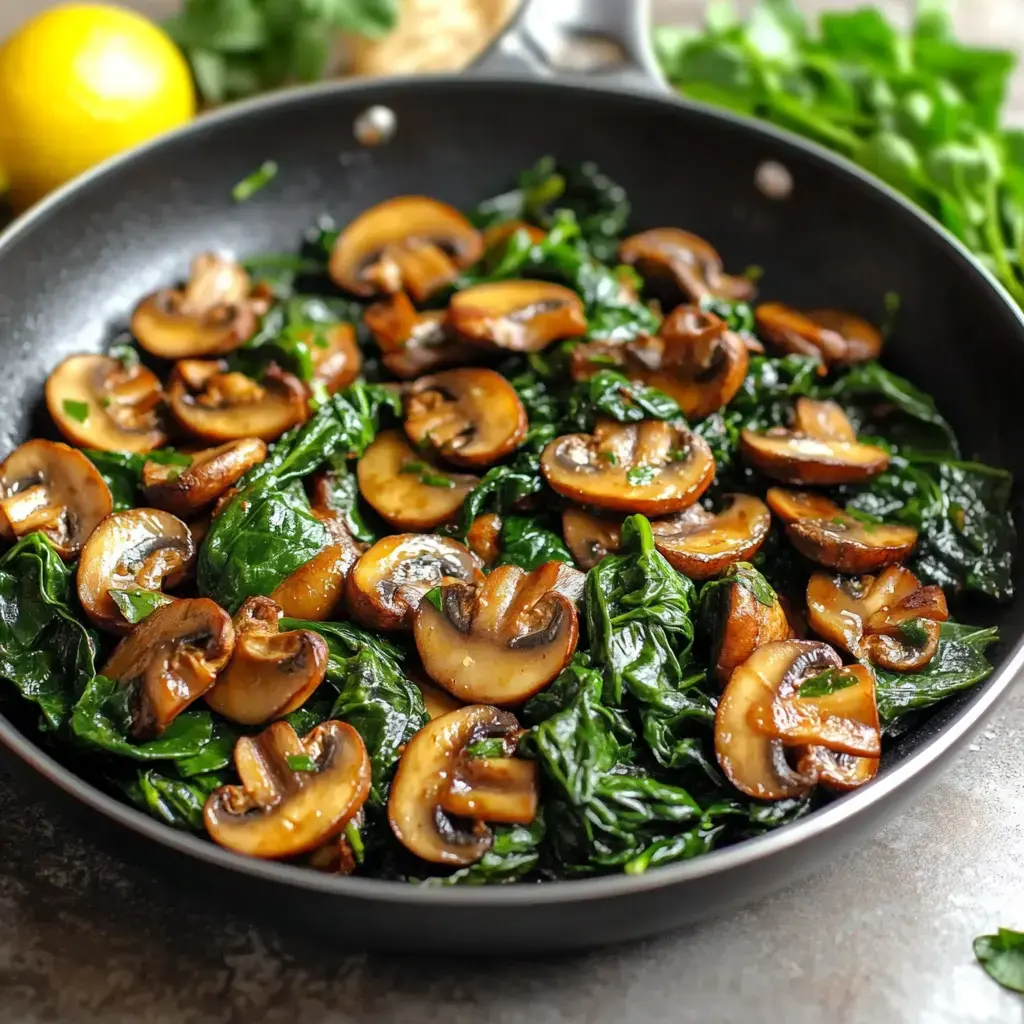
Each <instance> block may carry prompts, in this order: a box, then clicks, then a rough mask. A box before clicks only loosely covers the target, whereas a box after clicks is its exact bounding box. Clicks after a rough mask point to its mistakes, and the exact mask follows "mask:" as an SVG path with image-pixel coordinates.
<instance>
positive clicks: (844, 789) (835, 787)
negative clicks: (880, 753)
mask: <svg viewBox="0 0 1024 1024" xmlns="http://www.w3.org/2000/svg"><path fill="white" fill-rule="evenodd" d="M793 753H794V755H795V757H796V759H797V771H799V772H800V773H801V774H803V775H816V776H817V778H818V782H819V784H820V785H822V786H824V787H825V789H830V790H832V792H834V793H849V792H850V791H851V790H854V789H856V788H857V787H858V786H863V785H864V783H865V782H870V781H871V780H872V779H873V778H874V777H875V776H876V775H877V774H878V767H879V764H880V763H881V762H880V761H879V759H878V758H877V757H855V756H854V755H852V754H842V753H839V752H838V751H834V750H829V749H828V747H814V746H811V747H796V748H794V751H793Z"/></svg>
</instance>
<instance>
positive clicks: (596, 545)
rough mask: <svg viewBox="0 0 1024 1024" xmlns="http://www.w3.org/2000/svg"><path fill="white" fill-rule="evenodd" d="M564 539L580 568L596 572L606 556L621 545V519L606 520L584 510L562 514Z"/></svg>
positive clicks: (571, 509) (565, 510)
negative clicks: (596, 567) (596, 568)
mask: <svg viewBox="0 0 1024 1024" xmlns="http://www.w3.org/2000/svg"><path fill="white" fill-rule="evenodd" d="M562 536H563V537H564V538H565V544H566V547H567V548H568V549H569V551H570V552H572V557H573V558H575V559H576V564H577V565H578V566H579V567H580V568H581V569H593V568H594V566H595V565H597V563H598V562H600V561H601V559H602V558H604V556H605V555H611V554H615V552H617V551H618V550H619V548H620V547H621V546H622V520H621V519H606V518H604V517H603V516H595V515H593V514H592V513H590V512H585V511H584V510H583V509H581V508H573V507H570V508H567V509H564V510H563V512H562Z"/></svg>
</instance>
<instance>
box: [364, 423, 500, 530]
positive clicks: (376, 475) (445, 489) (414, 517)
mask: <svg viewBox="0 0 1024 1024" xmlns="http://www.w3.org/2000/svg"><path fill="white" fill-rule="evenodd" d="M356 478H357V479H358V481H359V491H360V493H361V494H362V496H363V497H364V498H365V499H366V500H367V502H369V504H370V505H372V506H373V507H374V508H375V509H376V510H377V512H378V513H379V514H380V515H381V516H382V517H383V518H384V519H386V520H387V521H388V522H389V523H390V524H391V525H392V526H394V527H395V528H396V529H399V530H430V529H432V528H433V527H435V526H439V525H440V524H441V523H444V522H446V521H447V520H449V519H451V517H452V516H453V515H454V514H455V513H456V512H457V511H458V510H459V508H460V507H461V506H462V502H463V500H464V499H465V497H466V495H467V494H469V492H470V491H471V490H472V489H473V488H474V487H475V486H476V485H477V484H478V483H479V482H480V479H479V477H475V476H469V475H468V474H466V473H449V472H448V471H447V470H442V469H439V468H438V467H437V466H436V465H434V464H433V463H432V462H430V461H429V460H427V459H425V458H424V457H423V455H422V453H420V452H417V451H414V450H413V449H412V448H411V447H410V446H409V443H408V442H407V441H406V439H405V437H403V436H402V433H401V432H400V431H398V430H382V431H381V432H380V433H379V434H378V435H377V437H376V439H375V440H374V442H373V443H372V444H371V445H370V447H369V448H367V449H366V451H365V452H364V453H363V456H362V458H361V459H360V460H359V462H358V463H357V464H356Z"/></svg>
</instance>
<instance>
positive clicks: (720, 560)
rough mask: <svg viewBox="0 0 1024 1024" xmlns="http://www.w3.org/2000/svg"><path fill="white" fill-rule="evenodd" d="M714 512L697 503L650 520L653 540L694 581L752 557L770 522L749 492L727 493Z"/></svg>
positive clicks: (760, 502)
mask: <svg viewBox="0 0 1024 1024" xmlns="http://www.w3.org/2000/svg"><path fill="white" fill-rule="evenodd" d="M723 500H724V507H723V508H722V511H720V512H718V513H712V512H708V511H707V509H705V508H702V507H701V506H700V505H691V506H690V508H688V509H684V510H683V511H682V512H680V513H678V514H677V515H675V516H673V517H672V518H671V519H663V520H656V521H655V522H653V523H651V529H652V530H653V531H654V543H655V546H656V547H657V549H658V550H659V551H660V552H661V553H662V554H663V555H664V556H665V558H666V559H668V561H669V563H670V564H671V565H672V567H673V568H674V569H678V570H679V572H681V573H683V575H684V576H689V577H690V578H691V579H695V580H707V579H711V578H712V577H713V576H717V575H719V573H721V572H722V570H723V569H725V567H726V566H728V565H731V564H732V563H733V562H743V561H747V560H749V559H750V558H752V557H753V556H754V555H755V554H756V553H757V550H758V548H760V547H761V545H762V544H763V543H764V539H765V537H767V536H768V530H769V529H770V527H771V524H772V517H771V513H769V511H768V506H767V505H765V503H764V502H763V501H761V499H760V498H755V497H754V496H753V495H750V494H727V495H725V496H724V499H723Z"/></svg>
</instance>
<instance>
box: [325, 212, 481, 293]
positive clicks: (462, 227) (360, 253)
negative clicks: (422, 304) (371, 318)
mask: <svg viewBox="0 0 1024 1024" xmlns="http://www.w3.org/2000/svg"><path fill="white" fill-rule="evenodd" d="M482 255H483V239H482V238H481V236H480V232H479V231H477V230H476V228H474V227H473V225H472V224H470V223H469V221H468V220H467V219H466V218H465V217H464V216H463V215H462V214H461V213H459V211H458V210H456V209H455V208H454V207H452V206H448V205H447V204H446V203H441V202H438V201H437V200H436V199H430V198H428V197H426V196H396V197H395V198H394V199H388V200H386V201H385V202H383V203H378V204H377V205H376V206H372V207H371V208H370V209H369V210H366V211H365V212H363V213H361V214H360V215H359V216H358V217H356V219H355V220H353V221H352V222H351V223H350V224H349V225H348V227H346V228H345V230H344V231H342V232H341V234H340V235H339V236H338V239H337V241H336V242H335V243H334V249H333V250H332V252H331V258H330V264H329V270H330V275H331V279H332V280H333V281H334V283H335V284H336V285H338V286H339V287H340V288H344V289H345V291H348V292H351V293H352V294H353V295H359V296H362V297H364V298H369V297H370V296H372V295H379V294H382V293H383V294H390V293H392V292H397V291H400V290H401V288H402V286H403V284H404V285H405V286H406V287H408V288H409V289H410V290H411V291H413V293H414V294H415V295H416V297H417V299H418V300H420V301H422V300H423V299H424V298H426V297H427V296H428V295H429V294H430V293H431V292H432V291H433V290H435V288H436V287H439V286H440V285H444V284H448V283H450V281H451V280H452V279H453V278H454V276H455V271H456V270H458V269H463V268H465V267H468V266H470V264H472V263H475V262H476V261H477V260H478V259H479V258H480V257H481V256H482ZM438 282H440V285H439V284H438Z"/></svg>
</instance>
